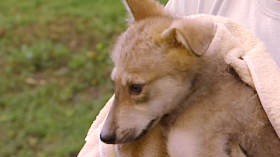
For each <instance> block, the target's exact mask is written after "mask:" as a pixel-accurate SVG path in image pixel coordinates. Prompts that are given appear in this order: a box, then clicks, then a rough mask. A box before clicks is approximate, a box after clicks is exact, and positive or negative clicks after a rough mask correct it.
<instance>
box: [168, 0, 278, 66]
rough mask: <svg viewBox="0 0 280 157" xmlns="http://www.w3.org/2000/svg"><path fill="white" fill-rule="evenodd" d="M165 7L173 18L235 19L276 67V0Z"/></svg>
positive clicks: (205, 0) (197, 1) (188, 1)
mask: <svg viewBox="0 0 280 157" xmlns="http://www.w3.org/2000/svg"><path fill="white" fill-rule="evenodd" d="M166 8H167V9H168V10H169V11H170V12H172V13H174V14H177V15H183V16H187V15H192V14H211V15H220V16H224V17H227V18H230V19H233V20H235V21H236V22H238V23H240V24H241V25H243V26H244V27H246V28H247V29H249V30H250V31H251V32H252V33H253V34H254V35H255V36H256V37H257V38H259V39H260V40H261V41H263V42H264V44H265V46H266V48H267V50H268V52H269V53H270V55H271V56H272V58H273V59H274V60H275V61H276V63H277V65H278V67H280V1H277V0H169V2H168V3H167V4H166Z"/></svg>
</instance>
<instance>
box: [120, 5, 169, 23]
mask: <svg viewBox="0 0 280 157" xmlns="http://www.w3.org/2000/svg"><path fill="white" fill-rule="evenodd" d="M123 3H124V4H125V6H126V9H127V10H128V12H129V13H130V14H131V17H132V19H130V20H129V21H130V22H134V21H139V20H142V19H145V18H147V17H152V16H163V15H168V13H167V11H166V10H165V9H164V6H163V5H161V4H160V3H158V2H157V1H155V0H123Z"/></svg>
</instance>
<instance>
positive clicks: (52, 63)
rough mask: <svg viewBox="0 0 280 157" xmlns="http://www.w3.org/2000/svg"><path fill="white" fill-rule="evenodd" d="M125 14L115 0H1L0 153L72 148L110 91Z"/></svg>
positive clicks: (70, 152) (45, 154) (22, 156)
mask: <svg viewBox="0 0 280 157" xmlns="http://www.w3.org/2000/svg"><path fill="white" fill-rule="evenodd" d="M166 1H167V0H162V2H164V3H166ZM125 16H126V11H125V9H124V7H123V5H122V3H121V2H120V0H24V1H23V0H1V1H0V156H1V157H35V156H36V157H50V156H51V157H73V156H76V155H77V153H78V152H79V150H80V149H81V148H82V146H83V144H84V138H85V136H86V133H87V130H88V128H89V127H90V125H91V123H92V121H93V120H94V119H95V116H96V115H97V114H98V112H99V110H100V109H101V108H102V106H103V105H104V103H105V102H106V101H107V100H108V98H109V97H110V96H111V95H112V93H113V85H112V83H111V81H110V78H109V76H110V69H111V68H112V63H111V61H110V57H109V52H110V49H111V47H112V45H113V43H114V39H115V37H116V36H117V35H118V34H119V33H120V32H121V31H123V30H124V29H125V25H126V22H125Z"/></svg>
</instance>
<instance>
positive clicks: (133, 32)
mask: <svg viewBox="0 0 280 157" xmlns="http://www.w3.org/2000/svg"><path fill="white" fill-rule="evenodd" d="M126 2H127V5H128V7H129V9H130V10H131V12H132V14H133V16H134V20H135V21H134V23H132V24H131V25H130V26H129V27H128V29H127V30H126V31H125V32H124V33H123V34H122V35H121V36H120V37H119V38H118V41H117V43H116V46H115V48H114V50H113V51H112V60H113V62H114V64H115V67H114V70H113V72H112V75H111V77H112V80H113V81H114V82H115V99H114V102H113V104H112V107H111V109H110V112H109V114H108V116H107V118H106V121H105V124H104V126H103V129H102V131H101V139H103V140H104V141H106V139H107V140H108V141H109V140H110V139H111V142H112V143H116V144H119V148H120V150H121V152H122V153H123V156H124V157H129V156H133V157H138V156H139V157H140V156H149V155H147V154H145V152H146V151H145V150H148V149H153V150H154V151H153V152H154V154H152V155H150V156H153V157H156V156H158V157H164V156H171V157H181V156H184V157H189V156H190V157H203V156H213V157H214V156H215V157H217V156H218V157H244V156H245V155H244V153H243V152H242V151H241V148H242V149H244V150H245V151H246V156H248V157H253V156H254V157H266V156H267V157H268V156H269V157H279V156H280V149H278V148H280V141H279V139H278V137H277V135H276V134H275V132H274V130H273V128H272V126H271V124H270V123H269V121H268V119H267V117H266V115H265V113H264V111H263V109H262V107H261V104H260V102H259V98H258V96H257V94H256V92H255V91H254V90H253V89H252V88H251V87H249V86H247V85H246V84H245V83H244V82H242V81H241V80H240V79H239V78H238V77H237V76H236V74H235V72H234V70H233V69H232V68H231V67H230V66H229V65H227V64H226V63H225V62H224V60H223V58H222V56H220V55H219V54H214V55H210V56H204V55H203V54H204V53H205V51H206V50H207V49H208V46H209V44H210V43H211V40H212V39H213V37H214V34H215V31H216V24H215V23H213V22H212V21H202V20H194V19H180V18H175V17H172V16H168V14H167V12H166V11H165V10H164V8H163V6H160V5H159V4H158V3H156V2H154V1H153V0H142V1H140V0H127V1H126ZM221 44H222V43H221ZM133 84H140V85H143V90H142V92H141V93H140V94H131V91H130V89H131V85H133ZM145 129H147V130H148V132H147V134H146V135H145V136H143V137H142V136H141V134H142V132H143V130H145ZM108 141H107V142H108ZM147 141H152V142H149V143H152V144H151V145H149V146H143V143H147ZM109 143H110V142H109ZM141 144H142V145H141ZM140 146H141V147H140ZM239 146H240V147H241V148H240V147H239ZM149 152H150V151H149Z"/></svg>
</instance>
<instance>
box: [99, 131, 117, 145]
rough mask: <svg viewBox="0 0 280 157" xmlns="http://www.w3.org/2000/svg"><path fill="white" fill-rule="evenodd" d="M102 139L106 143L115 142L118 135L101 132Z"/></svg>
mask: <svg viewBox="0 0 280 157" xmlns="http://www.w3.org/2000/svg"><path fill="white" fill-rule="evenodd" d="M100 139H101V141H102V142H104V143H107V144H115V142H116V135H115V134H104V133H102V132H101V134H100Z"/></svg>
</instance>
